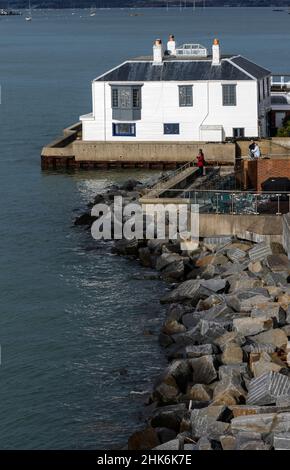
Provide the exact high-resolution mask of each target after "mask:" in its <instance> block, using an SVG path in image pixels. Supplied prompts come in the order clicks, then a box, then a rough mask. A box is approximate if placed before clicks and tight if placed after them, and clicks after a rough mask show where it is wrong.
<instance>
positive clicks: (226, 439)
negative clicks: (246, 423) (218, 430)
mask: <svg viewBox="0 0 290 470" xmlns="http://www.w3.org/2000/svg"><path fill="white" fill-rule="evenodd" d="M236 441H237V439H236V437H234V436H232V435H230V434H225V435H223V436H220V443H221V446H222V448H223V450H235V448H236Z"/></svg>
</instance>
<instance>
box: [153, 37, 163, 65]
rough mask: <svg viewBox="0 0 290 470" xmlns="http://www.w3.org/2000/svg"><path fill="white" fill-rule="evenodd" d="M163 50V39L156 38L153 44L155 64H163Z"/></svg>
mask: <svg viewBox="0 0 290 470" xmlns="http://www.w3.org/2000/svg"><path fill="white" fill-rule="evenodd" d="M162 60H163V51H162V41H161V39H155V41H154V44H153V65H162Z"/></svg>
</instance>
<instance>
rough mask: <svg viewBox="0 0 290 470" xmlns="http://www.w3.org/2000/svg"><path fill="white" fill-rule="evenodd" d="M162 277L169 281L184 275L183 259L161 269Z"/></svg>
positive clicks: (176, 279)
mask: <svg viewBox="0 0 290 470" xmlns="http://www.w3.org/2000/svg"><path fill="white" fill-rule="evenodd" d="M160 276H161V278H162V279H164V280H165V281H168V282H174V281H178V280H180V279H183V276H184V263H183V261H182V260H179V261H175V262H174V263H170V264H169V265H167V266H166V268H165V269H163V270H162V271H161V275H160Z"/></svg>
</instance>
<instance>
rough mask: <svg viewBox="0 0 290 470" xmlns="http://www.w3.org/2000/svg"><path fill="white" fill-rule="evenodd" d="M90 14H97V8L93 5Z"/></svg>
mask: <svg viewBox="0 0 290 470" xmlns="http://www.w3.org/2000/svg"><path fill="white" fill-rule="evenodd" d="M90 16H96V8H94V7H91V11H90Z"/></svg>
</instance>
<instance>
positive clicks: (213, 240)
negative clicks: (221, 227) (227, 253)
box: [203, 235, 232, 251]
mask: <svg viewBox="0 0 290 470" xmlns="http://www.w3.org/2000/svg"><path fill="white" fill-rule="evenodd" d="M231 241H232V237H231V236H228V235H220V236H219V237H205V238H204V239H203V246H204V247H205V248H207V249H208V250H211V251H217V250H218V249H220V248H223V247H224V246H226V245H228V244H229V243H231Z"/></svg>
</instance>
